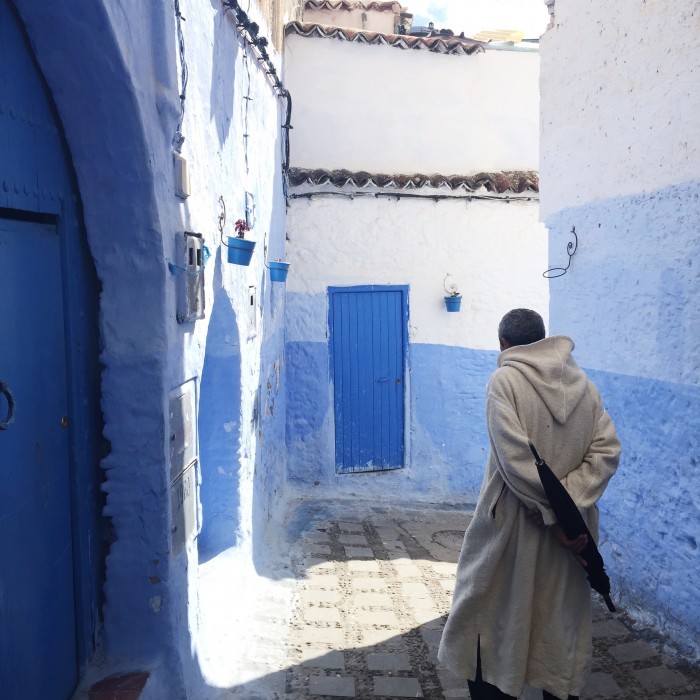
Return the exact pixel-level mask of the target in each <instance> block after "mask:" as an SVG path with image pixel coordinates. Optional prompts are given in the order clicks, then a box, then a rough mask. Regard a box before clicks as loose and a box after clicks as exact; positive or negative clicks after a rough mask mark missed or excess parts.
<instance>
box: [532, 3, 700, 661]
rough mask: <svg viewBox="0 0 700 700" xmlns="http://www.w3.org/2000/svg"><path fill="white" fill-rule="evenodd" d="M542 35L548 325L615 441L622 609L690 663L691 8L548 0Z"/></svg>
mask: <svg viewBox="0 0 700 700" xmlns="http://www.w3.org/2000/svg"><path fill="white" fill-rule="evenodd" d="M554 9H555V20H554V26H553V27H552V29H550V30H549V31H548V32H547V33H546V34H545V35H544V37H543V38H542V44H541V51H542V81H541V84H542V168H541V188H542V205H543V206H542V216H543V220H544V221H545V223H546V225H547V227H548V229H549V233H550V256H551V259H552V262H555V261H556V262H561V263H565V262H566V259H567V258H566V252H565V249H566V244H567V242H568V241H569V240H570V230H571V228H572V227H573V226H575V227H576V232H577V235H578V237H579V248H578V250H577V252H576V254H575V255H574V257H573V258H572V260H571V268H570V270H569V272H568V273H567V274H566V275H565V276H564V277H562V278H560V279H559V280H554V281H553V282H552V287H551V307H550V321H551V327H552V329H553V330H554V331H557V330H561V329H563V328H566V329H568V330H569V332H570V333H572V334H573V335H574V337H575V338H576V339H577V341H578V342H579V343H580V346H581V349H582V352H581V354H580V359H581V360H582V361H583V364H584V365H585V366H586V367H588V368H590V370H591V374H592V376H593V377H594V378H595V380H596V381H597V383H598V384H599V386H600V388H601V393H602V394H603V398H604V399H605V401H606V404H607V407H608V411H609V412H610V414H611V416H612V417H613V419H614V420H615V422H616V424H617V427H618V431H619V433H620V437H621V440H622V446H623V455H622V461H621V464H620V469H619V471H618V474H617V476H616V477H615V478H614V479H613V480H612V481H611V484H610V487H609V488H608V491H607V492H606V494H605V496H604V499H603V500H602V502H601V525H602V527H603V534H602V542H603V554H604V557H605V558H606V562H607V565H608V569H609V571H610V572H611V574H612V578H613V584H614V588H615V591H616V593H617V595H618V597H619V599H620V600H621V601H622V603H623V605H624V606H625V608H626V610H627V611H628V612H630V613H632V614H635V615H636V616H638V617H639V618H641V619H642V620H644V622H645V623H650V624H652V625H654V626H656V627H657V628H659V629H661V630H662V632H664V633H665V634H667V635H669V636H670V638H671V639H672V641H673V642H674V643H675V644H677V645H678V647H679V648H680V649H681V650H682V652H683V653H684V654H686V655H687V656H689V657H691V658H695V659H697V658H698V657H700V607H698V605H697V601H698V600H699V599H700V587H699V586H698V577H697V572H698V569H699V568H700V553H699V550H698V541H699V540H700V526H699V523H700V498H699V497H698V480H697V467H698V460H699V455H700V437H699V436H700V362H699V361H698V352H697V346H698V340H699V339H700V298H699V290H700V284H699V283H700V271H699V269H698V264H697V260H698V257H700V236H699V235H698V230H700V166H699V163H700V120H698V113H699V112H700V91H699V90H698V87H697V86H698V76H700V34H699V33H698V20H699V19H700V15H699V11H698V3H697V2H695V1H694V0H681V1H680V2H676V3H673V6H672V8H671V7H670V6H669V5H666V4H664V3H660V2H637V1H636V0H621V1H620V2H616V3H609V2H603V0H592V1H591V2H587V3H580V2H574V0H556V3H555V8H554Z"/></svg>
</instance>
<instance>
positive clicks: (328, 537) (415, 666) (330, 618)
mask: <svg viewBox="0 0 700 700" xmlns="http://www.w3.org/2000/svg"><path fill="white" fill-rule="evenodd" d="M468 521H469V515H468V509H467V508H465V509H463V510H458V509H444V510H443V509H440V510H438V509H429V508H422V509H417V508H416V506H415V504H414V505H413V506H408V507H390V506H383V505H382V506H374V505H368V504H362V505H357V504H355V505H353V504H351V503H350V502H349V501H348V502H345V503H343V504H338V503H334V504H330V503H302V504H301V505H299V506H298V507H297V509H296V511H294V512H293V514H292V518H291V520H289V521H288V523H287V525H288V528H289V529H288V537H289V542H288V544H289V545H290V546H289V548H288V549H287V550H286V553H285V554H284V555H280V559H279V561H278V562H277V566H278V567H279V569H280V570H282V571H285V567H287V570H288V571H289V572H290V575H287V576H286V577H283V578H282V579H280V580H278V581H275V582H270V581H269V580H264V579H261V580H260V582H259V585H257V586H256V585H254V586H252V587H251V588H252V590H254V591H255V592H256V594H257V601H258V603H259V604H261V605H262V611H261V609H260V608H258V609H256V610H255V611H253V609H252V608H248V610H249V615H250V617H249V618H248V619H247V620H246V621H244V620H241V619H239V620H237V622H236V625H234V627H235V628H236V630H237V632H236V631H235V630H232V632H234V633H235V634H236V636H237V638H238V644H237V658H236V660H235V667H236V669H237V670H236V671H235V672H234V671H232V672H234V673H237V674H239V675H238V676H237V682H234V683H233V684H232V685H229V686H228V688H225V689H224V688H221V689H219V690H218V691H214V690H212V695H210V696H209V697H210V698H211V699H212V700H224V699H226V698H247V699H248V700H277V699H278V698H287V699H289V700H302V699H306V698H314V699H319V700H320V699H321V698H337V697H345V698H357V699H358V700H368V699H369V698H377V699H378V700H380V699H382V698H385V699H386V698H407V697H411V698H415V697H418V698H429V699H431V700H438V699H440V698H454V699H455V700H460V699H461V700H467V699H468V698H469V697H470V696H469V692H468V690H467V688H466V682H463V681H461V680H460V679H458V678H456V677H455V676H453V675H452V674H451V673H449V672H448V671H447V670H445V669H443V668H441V667H440V665H439V664H438V663H437V647H438V644H439V641H440V635H441V631H442V627H443V625H444V622H445V619H446V617H447V613H448V611H449V607H450V599H451V595H452V590H453V587H454V577H455V570H456V561H457V557H458V554H459V548H460V545H461V541H462V536H463V533H464V529H465V527H466V525H467V524H468ZM285 573H286V571H285ZM261 591H264V593H263V595H261ZM241 607H246V606H241ZM219 612H220V611H219ZM241 630H243V632H242V634H243V637H242V638H241V637H240V632H241ZM593 635H594V639H593V642H594V660H593V672H592V674H591V677H590V680H589V683H588V686H587V691H586V693H585V694H584V696H583V698H586V699H593V698H615V699H616V700H641V699H644V700H647V699H648V700H671V698H674V699H676V700H700V669H697V668H695V669H693V668H688V667H684V666H683V665H682V664H678V663H675V662H674V660H673V655H672V651H671V650H669V649H668V648H667V647H665V646H664V640H662V639H659V637H658V636H654V635H653V634H648V633H646V632H645V630H644V629H642V628H640V627H639V626H636V625H633V624H632V622H631V621H630V619H629V618H628V617H627V616H626V615H625V613H624V611H620V612H618V613H615V614H611V613H609V612H607V610H606V609H605V606H604V605H602V604H599V603H598V600H597V596H595V601H594V624H593ZM238 654H240V656H238ZM220 661H224V660H223V659H220ZM540 697H541V695H540V693H539V692H537V691H535V690H534V689H529V688H526V691H525V693H524V695H523V698H522V700H539V698H540Z"/></svg>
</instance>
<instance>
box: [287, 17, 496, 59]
mask: <svg viewBox="0 0 700 700" xmlns="http://www.w3.org/2000/svg"><path fill="white" fill-rule="evenodd" d="M284 32H285V35H287V36H288V35H290V34H298V35H299V36H303V37H313V38H318V39H339V40H340V41H351V42H355V43H358V44H369V45H375V46H376V45H379V46H394V47H395V48H398V49H404V50H405V49H423V50H427V51H432V52H434V53H441V54H450V55H459V56H464V55H472V54H475V53H482V52H484V51H485V49H484V47H483V45H482V44H481V43H480V42H478V41H474V40H472V39H466V38H465V39H463V38H461V37H455V36H452V35H444V34H443V35H439V36H430V37H422V36H412V35H411V34H382V33H380V32H366V31H362V30H359V29H347V28H345V27H329V26H326V25H323V24H315V23H313V22H290V23H289V24H287V26H286V27H285V30H284Z"/></svg>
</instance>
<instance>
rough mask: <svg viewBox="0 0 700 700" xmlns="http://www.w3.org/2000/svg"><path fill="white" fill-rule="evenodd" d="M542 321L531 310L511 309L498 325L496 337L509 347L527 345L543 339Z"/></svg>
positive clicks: (540, 317)
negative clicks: (504, 341)
mask: <svg viewBox="0 0 700 700" xmlns="http://www.w3.org/2000/svg"><path fill="white" fill-rule="evenodd" d="M544 335H545V333H544V321H543V320H542V316H540V315H539V314H538V313H537V312H536V311H532V310H531V309H513V310H512V311H509V312H508V313H507V314H506V315H505V316H504V317H503V318H502V319H501V322H500V323H499V324H498V337H499V338H503V340H507V341H508V343H509V344H510V345H529V344H530V343H536V342H537V341H538V340H542V339H543V338H544Z"/></svg>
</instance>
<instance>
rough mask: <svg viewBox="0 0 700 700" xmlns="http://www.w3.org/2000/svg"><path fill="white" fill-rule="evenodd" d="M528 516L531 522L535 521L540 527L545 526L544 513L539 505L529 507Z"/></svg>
mask: <svg viewBox="0 0 700 700" xmlns="http://www.w3.org/2000/svg"><path fill="white" fill-rule="evenodd" d="M527 517H528V518H529V519H530V522H533V523H535V525H537V526H538V527H544V520H543V519H542V513H541V511H540V509H539V508H538V507H537V506H535V507H534V508H528V509H527Z"/></svg>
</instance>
